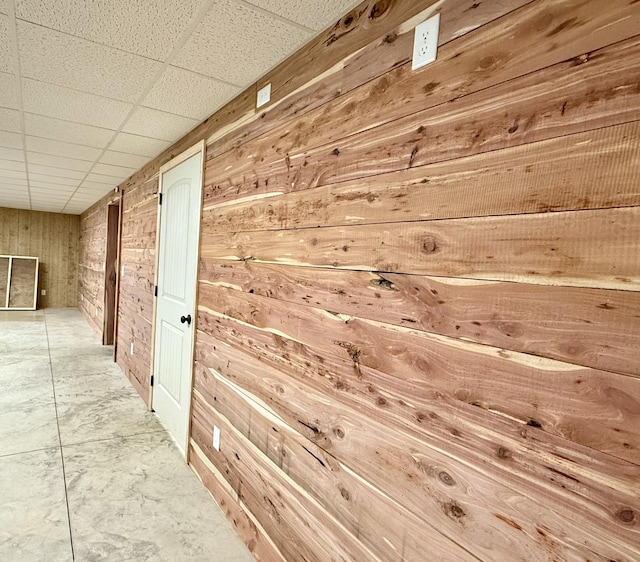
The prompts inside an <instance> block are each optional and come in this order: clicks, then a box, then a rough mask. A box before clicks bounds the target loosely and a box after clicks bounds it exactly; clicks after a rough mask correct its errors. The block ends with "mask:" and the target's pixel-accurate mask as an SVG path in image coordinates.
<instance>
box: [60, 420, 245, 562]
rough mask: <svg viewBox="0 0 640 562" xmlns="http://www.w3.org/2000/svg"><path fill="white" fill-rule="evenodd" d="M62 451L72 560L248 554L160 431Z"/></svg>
mask: <svg viewBox="0 0 640 562" xmlns="http://www.w3.org/2000/svg"><path fill="white" fill-rule="evenodd" d="M64 454H65V465H66V473H67V478H68V496H69V508H70V511H71V528H72V534H73V537H74V548H75V553H76V560H82V561H99V560H108V561H109V562H118V561H124V560H136V561H140V562H142V561H147V562H163V561H167V562H169V561H171V562H173V561H176V560H185V561H186V560H189V561H190V562H200V561H201V562H205V561H206V562H223V561H224V562H231V561H237V562H240V561H247V562H249V561H252V560H253V557H252V556H251V555H250V553H249V552H248V550H247V549H246V547H245V546H244V545H243V544H242V542H241V541H240V539H239V538H238V537H237V535H236V534H235V533H234V531H233V529H232V528H231V525H230V524H229V523H228V522H227V521H226V519H225V518H224V515H223V514H222V512H221V511H220V510H219V509H218V508H217V507H216V506H215V504H214V503H213V501H212V500H211V498H210V497H209V495H208V494H207V492H206V491H205V489H204V488H203V486H202V484H201V483H200V482H199V481H198V479H197V478H196V477H195V475H194V474H193V473H192V471H191V470H190V469H189V467H188V466H187V465H186V464H185V462H184V459H183V458H182V456H181V455H180V454H179V453H178V450H177V448H176V447H175V445H174V444H173V442H172V441H171V440H170V438H169V437H168V436H167V435H166V433H164V432H163V433H156V434H150V435H144V436H137V437H129V438H124V439H112V440H109V441H102V442H96V443H87V444H83V445H74V446H71V447H64Z"/></svg>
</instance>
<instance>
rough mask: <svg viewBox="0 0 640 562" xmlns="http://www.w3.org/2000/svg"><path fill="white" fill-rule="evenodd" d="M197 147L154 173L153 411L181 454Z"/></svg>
mask: <svg viewBox="0 0 640 562" xmlns="http://www.w3.org/2000/svg"><path fill="white" fill-rule="evenodd" d="M203 144H204V143H201V144H200V145H198V147H196V148H198V149H199V151H198V152H197V153H195V154H194V151H195V150H194V149H192V150H191V151H189V152H187V153H185V155H188V154H189V153H191V154H193V155H192V156H189V157H187V158H185V155H182V156H179V157H177V158H176V159H175V160H173V161H172V162H169V163H168V164H166V165H165V166H163V167H162V168H161V170H160V188H159V193H160V195H159V197H161V200H160V207H159V223H158V224H159V229H160V230H159V245H158V252H159V253H158V274H157V283H158V297H157V302H156V317H155V341H154V362H153V377H154V378H153V409H154V410H155V412H156V414H157V415H158V417H159V418H160V421H161V422H162V423H163V424H164V426H165V427H166V428H167V429H168V430H169V433H170V434H171V435H172V436H173V438H174V440H175V441H176V444H177V445H178V446H179V447H180V448H181V450H182V452H183V454H185V452H186V450H187V442H188V438H189V436H188V432H189V410H190V404H191V379H192V376H191V375H192V365H193V341H194V330H195V328H194V322H195V316H196V302H195V301H196V283H197V274H198V243H199V234H200V207H201V201H202V164H203V162H202V159H203V149H204V146H203ZM174 162H178V163H177V164H173V163H174ZM172 164H173V165H172Z"/></svg>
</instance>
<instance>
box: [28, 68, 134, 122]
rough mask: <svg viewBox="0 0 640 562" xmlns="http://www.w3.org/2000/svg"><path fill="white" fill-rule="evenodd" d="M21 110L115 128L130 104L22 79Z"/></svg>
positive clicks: (127, 111)
mask: <svg viewBox="0 0 640 562" xmlns="http://www.w3.org/2000/svg"><path fill="white" fill-rule="evenodd" d="M22 97H23V105H24V110H25V111H28V112H30V113H38V114H39V115H45V116H48V117H55V118H57V119H63V120H65V121H74V122H76V123H84V124H85V125H94V126H95V127H103V128H105V129H117V128H118V127H119V126H120V124H121V123H122V121H123V120H124V118H125V117H126V116H127V114H128V113H129V110H130V109H131V107H132V105H131V104H129V103H125V102H122V101H118V100H113V99H108V98H103V97H100V96H94V95H93V94H87V93H85V92H78V91H76V90H71V89H69V88H63V87H62V86H56V85H54V84H47V83H46V82H37V81H35V80H31V79H29V78H23V79H22Z"/></svg>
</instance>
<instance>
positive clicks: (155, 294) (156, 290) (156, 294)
mask: <svg viewBox="0 0 640 562" xmlns="http://www.w3.org/2000/svg"><path fill="white" fill-rule="evenodd" d="M153 296H154V297H157V296H158V285H156V287H155V289H154V290H153Z"/></svg>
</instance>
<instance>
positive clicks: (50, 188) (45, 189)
mask: <svg viewBox="0 0 640 562" xmlns="http://www.w3.org/2000/svg"><path fill="white" fill-rule="evenodd" d="M29 189H30V191H31V192H32V193H66V195H67V196H69V195H71V194H72V193H73V192H74V191H76V189H78V188H77V187H73V186H69V185H55V184H51V183H43V184H40V183H38V182H31V183H30V186H29Z"/></svg>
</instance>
